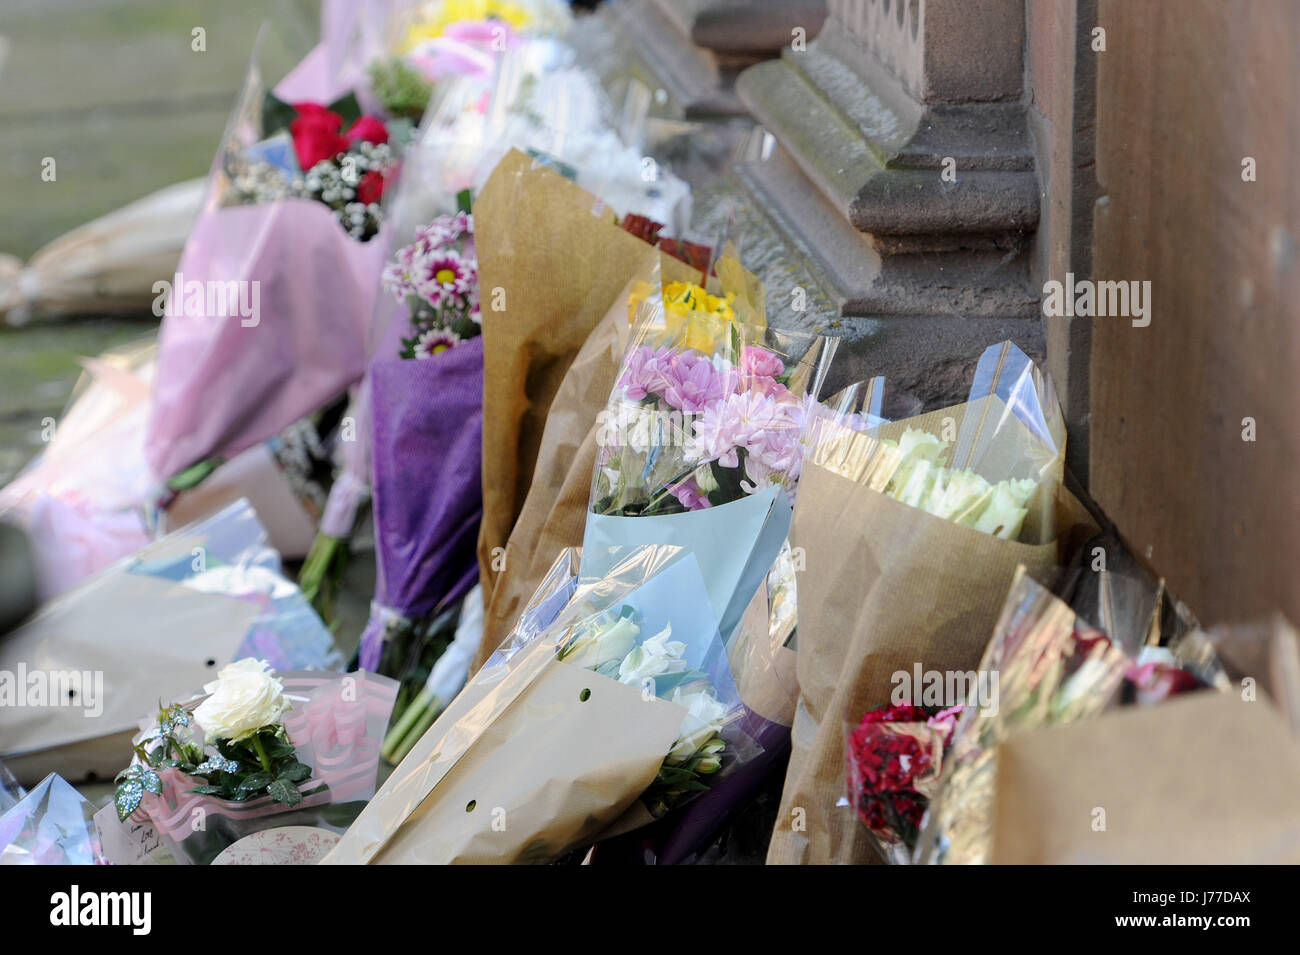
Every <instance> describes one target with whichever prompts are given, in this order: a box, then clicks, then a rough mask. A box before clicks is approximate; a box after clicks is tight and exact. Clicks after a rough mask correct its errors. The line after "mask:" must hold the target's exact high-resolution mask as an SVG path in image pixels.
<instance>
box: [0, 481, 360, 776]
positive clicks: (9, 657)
mask: <svg viewBox="0 0 1300 955" xmlns="http://www.w3.org/2000/svg"><path fill="white" fill-rule="evenodd" d="M141 608H144V610H145V612H143V613H142V612H141ZM177 633H184V634H185V639H184V640H177V638H176V634H177ZM124 648H129V651H130V652H126V653H124V652H123V650H124ZM250 655H256V656H258V657H260V658H264V659H268V660H270V661H272V662H273V664H274V665H275V666H277V667H278V668H282V669H286V670H302V669H309V668H312V669H320V670H330V669H341V668H342V666H343V663H344V660H343V658H342V656H341V655H340V654H339V652H338V650H337V649H336V648H335V646H334V641H333V638H332V636H331V635H330V633H329V631H328V630H326V629H325V627H324V626H323V625H322V624H321V621H320V618H319V617H317V616H316V614H315V613H313V612H312V609H311V607H310V606H308V604H307V602H306V601H305V600H304V599H303V597H302V595H301V594H300V593H299V592H298V590H297V588H295V587H294V586H293V585H292V584H291V583H290V582H289V581H287V580H285V578H284V577H283V576H282V575H281V574H280V558H279V555H278V554H277V553H276V552H275V551H274V550H272V549H271V548H269V547H267V546H266V533H265V531H264V529H263V528H262V525H261V523H260V522H259V521H258V519H257V515H256V514H255V513H254V512H253V510H252V508H251V507H249V505H248V502H247V501H237V502H235V503H233V504H231V505H228V506H227V507H225V508H223V509H221V510H220V511H218V512H217V513H215V514H213V515H211V516H210V517H208V518H206V519H204V520H203V521H200V522H197V523H195V524H193V525H190V526H187V527H184V528H181V529H180V530H178V531H174V532H172V533H171V534H168V535H167V536H166V537H163V538H162V539H161V540H159V541H157V542H155V543H153V544H151V545H149V546H147V547H145V548H144V549H142V550H141V551H139V552H138V553H136V554H134V555H132V556H131V557H129V558H128V559H125V560H122V561H119V562H118V563H116V564H114V565H113V566H111V567H109V568H107V569H105V570H104V571H102V572H101V573H99V574H97V575H95V576H94V577H91V578H90V579H88V580H86V581H85V582H83V583H82V584H80V585H79V586H77V587H75V588H74V589H72V590H70V591H69V592H68V593H66V594H64V595H62V596H61V597H59V598H58V599H57V600H54V601H52V602H50V603H49V604H47V605H45V606H44V607H43V608H42V609H41V611H40V612H39V613H38V614H37V615H36V616H34V617H33V618H32V619H31V620H29V621H28V622H27V623H25V624H24V625H23V626H22V627H20V628H18V629H17V630H15V631H13V632H12V633H10V634H8V635H7V636H6V638H5V640H4V641H3V642H2V643H0V671H3V672H6V673H19V672H26V671H31V672H33V673H35V672H37V671H38V670H40V671H41V672H50V673H57V674H61V676H60V679H63V680H65V681H70V682H68V688H67V689H62V690H60V691H59V692H60V695H64V694H66V693H67V692H68V689H71V690H74V691H75V698H69V702H68V703H67V705H64V706H61V707H52V708H51V707H23V706H11V705H5V703H6V702H7V701H6V699H5V693H4V685H3V681H0V753H4V754H10V755H9V756H8V757H7V758H9V761H10V768H11V769H13V771H14V772H15V773H17V774H18V775H19V777H20V778H21V779H24V780H31V779H39V778H41V776H42V775H44V774H45V773H46V772H48V771H49V767H51V766H57V767H58V768H59V771H60V772H62V773H64V775H66V776H68V777H70V778H82V777H83V776H84V775H86V774H89V773H94V774H96V775H99V776H103V777H107V776H109V775H111V774H112V772H114V771H116V769H117V768H118V766H120V758H121V757H120V752H121V746H122V744H123V743H124V742H126V741H128V740H129V738H130V736H131V734H132V733H133V732H134V731H135V727H136V722H137V719H138V716H139V713H138V709H137V708H138V705H139V704H138V700H139V698H140V697H141V696H142V695H143V696H145V697H146V698H148V697H150V696H162V697H164V698H167V697H172V698H176V697H179V696H180V695H181V694H188V693H190V692H192V691H193V689H194V688H195V687H198V686H201V685H202V684H203V682H204V680H205V679H207V678H210V676H211V674H212V672H213V669H214V668H215V667H217V666H219V665H221V664H224V663H226V662H229V661H230V660H234V659H238V658H240V657H244V656H250ZM142 660H143V661H145V662H146V664H147V665H146V666H142V665H141V661H142ZM8 689H9V691H10V693H12V689H13V687H12V685H11V686H9V687H8ZM47 692H48V691H47ZM133 701H135V702H133ZM92 715H93V716H94V717H95V718H94V719H88V718H87V716H92Z"/></svg>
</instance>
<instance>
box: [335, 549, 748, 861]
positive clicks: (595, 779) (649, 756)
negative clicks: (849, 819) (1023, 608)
mask: <svg viewBox="0 0 1300 955" xmlns="http://www.w3.org/2000/svg"><path fill="white" fill-rule="evenodd" d="M572 567H573V564H572V561H571V559H568V558H564V557H562V560H561V562H557V565H556V566H555V567H554V568H553V570H552V573H551V574H549V575H548V578H547V581H546V584H545V586H546V587H548V588H551V591H550V592H542V591H539V593H538V594H536V595H535V596H534V599H533V601H531V603H530V606H529V608H528V610H527V611H526V612H525V613H524V615H523V616H522V617H521V619H520V621H519V625H518V627H517V628H516V631H515V633H514V634H513V635H512V636H511V638H510V639H508V640H507V641H506V642H505V643H503V644H502V646H501V647H500V648H499V649H498V651H497V653H495V654H494V655H493V657H492V658H491V659H490V660H489V661H488V663H487V665H486V666H485V667H484V668H483V669H482V670H480V671H479V673H478V674H476V675H475V677H474V678H473V679H472V680H471V681H470V683H469V684H468V685H467V686H466V687H465V689H464V690H463V691H462V692H461V694H460V695H459V696H458V697H457V698H456V699H455V700H454V701H453V702H452V704H451V705H450V706H449V707H448V708H447V709H446V710H445V711H444V712H443V714H442V716H440V717H439V718H438V720H437V721H435V722H434V724H433V726H432V727H430V729H429V730H428V732H426V733H425V734H424V736H423V737H421V739H420V740H419V742H417V743H416V744H415V746H414V748H413V749H411V751H410V752H409V753H408V755H407V756H406V758H405V759H404V760H403V761H402V763H401V765H399V766H398V767H397V769H396V770H395V771H394V773H393V775H392V776H391V777H390V778H389V780H388V781H387V782H386V783H385V784H384V786H383V787H382V788H381V789H380V792H379V793H378V794H376V796H375V798H374V799H373V800H372V801H371V803H370V805H369V806H367V807H366V809H365V810H364V811H363V812H362V814H361V816H360V817H359V818H358V819H357V822H356V823H355V824H354V825H353V827H352V828H351V829H349V831H348V832H347V833H346V834H345V835H344V837H343V839H342V840H341V841H340V842H339V844H338V845H337V846H336V847H335V849H334V850H333V852H331V854H330V856H329V857H328V858H327V859H326V861H327V862H333V863H357V862H365V863H370V862H376V863H402V862H416V861H418V862H425V863H432V862H453V861H458V862H488V861H494V862H545V861H550V860H552V859H555V858H557V857H559V856H561V855H563V854H564V853H565V852H566V851H567V850H570V849H573V848H577V847H580V846H583V845H586V844H589V843H590V842H592V841H593V840H595V839H596V838H598V837H599V836H600V835H601V834H602V832H608V831H609V829H610V827H611V826H613V827H615V828H630V827H632V826H635V825H639V824H643V823H644V822H646V821H649V820H650V819H652V818H653V817H654V813H656V812H660V813H661V812H663V811H665V810H666V809H668V808H670V807H671V806H674V805H676V804H678V803H680V802H681V801H683V800H685V799H687V798H689V797H691V796H692V795H694V794H696V793H698V792H700V791H702V790H705V789H707V788H708V787H709V786H710V785H711V783H712V781H713V780H715V779H718V778H720V777H722V776H723V775H725V773H726V772H727V769H728V766H729V765H736V764H739V763H742V762H744V761H745V760H747V759H750V758H752V757H753V755H754V753H755V751H756V744H755V743H754V741H753V740H752V739H750V738H748V737H747V736H746V735H745V733H744V732H743V727H742V726H741V725H740V724H739V723H738V722H737V718H738V716H739V715H740V713H741V707H740V704H739V701H738V698H737V695H736V692H735V685H734V682H733V681H732V679H731V676H730V670H729V666H728V663H727V658H726V654H725V651H724V649H723V647H722V645H721V641H720V640H719V637H718V632H717V625H716V623H715V622H714V620H713V616H712V612H711V610H710V609H709V607H708V602H707V597H706V595H705V592H704V587H703V581H702V579H701V576H700V568H699V565H698V563H697V562H696V560H695V559H694V557H693V556H691V555H689V554H683V553H682V552H681V551H680V550H679V549H677V548H670V547H669V548H665V547H646V548H638V549H635V550H634V551H632V552H630V553H628V554H627V555H625V557H624V559H623V560H622V561H620V562H619V563H618V564H617V565H616V566H615V568H614V569H613V571H611V573H610V574H608V575H606V576H605V577H604V578H600V579H595V580H591V579H584V580H579V581H576V582H575V580H574V577H573V571H572ZM570 595H571V596H570ZM566 598H567V602H566V603H564V605H563V607H562V609H559V610H558V611H557V609H556V603H557V601H564V600H566ZM417 806H418V807H419V812H412V810H413V809H414V808H415V807H417Z"/></svg>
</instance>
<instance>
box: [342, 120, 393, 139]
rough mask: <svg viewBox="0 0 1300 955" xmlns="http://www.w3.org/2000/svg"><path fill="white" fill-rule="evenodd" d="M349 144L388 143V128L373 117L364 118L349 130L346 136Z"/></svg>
mask: <svg viewBox="0 0 1300 955" xmlns="http://www.w3.org/2000/svg"><path fill="white" fill-rule="evenodd" d="M345 135H346V136H347V138H348V142H349V143H356V142H361V141H363V140H364V141H365V142H368V143H386V142H388V127H387V126H385V125H384V124H383V122H382V121H380V120H378V119H375V117H373V116H362V117H361V118H360V119H358V120H357V121H356V122H355V123H353V124H352V125H351V127H349V128H348V131H347V133H346V134H345Z"/></svg>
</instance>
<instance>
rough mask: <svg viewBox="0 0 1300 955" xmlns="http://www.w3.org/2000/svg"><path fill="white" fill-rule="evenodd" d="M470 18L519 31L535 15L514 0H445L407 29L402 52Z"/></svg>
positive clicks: (528, 23) (529, 22)
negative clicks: (502, 24) (504, 25)
mask: <svg viewBox="0 0 1300 955" xmlns="http://www.w3.org/2000/svg"><path fill="white" fill-rule="evenodd" d="M425 9H428V8H427V7H426V8H425ZM466 20H501V21H502V22H504V23H506V24H508V25H509V26H510V27H511V28H513V29H515V30H523V29H525V28H527V27H528V26H529V25H530V24H531V23H532V20H533V16H532V14H531V13H530V12H529V11H528V10H526V9H525V8H524V7H522V6H520V5H519V4H517V3H511V2H510V0H442V2H440V3H437V4H435V5H434V6H433V10H432V13H431V14H430V15H429V16H426V17H424V18H423V19H421V20H420V21H419V22H417V23H413V24H411V26H410V27H408V28H407V31H406V40H405V42H404V43H403V45H402V52H403V53H409V52H410V51H411V50H413V49H415V47H417V46H419V45H420V44H421V43H423V42H424V41H426V40H432V39H434V38H436V37H440V36H442V34H443V33H444V32H445V31H446V29H447V27H449V26H451V25H452V24H453V23H462V22H464V21H466Z"/></svg>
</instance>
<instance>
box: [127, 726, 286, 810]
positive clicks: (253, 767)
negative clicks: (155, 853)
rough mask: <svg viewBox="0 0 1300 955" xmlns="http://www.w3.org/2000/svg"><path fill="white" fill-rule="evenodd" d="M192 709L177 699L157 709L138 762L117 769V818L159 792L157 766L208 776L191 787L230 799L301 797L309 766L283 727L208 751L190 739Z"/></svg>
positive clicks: (225, 741) (225, 742)
mask: <svg viewBox="0 0 1300 955" xmlns="http://www.w3.org/2000/svg"><path fill="white" fill-rule="evenodd" d="M190 723H191V716H190V712H189V710H187V709H186V708H185V707H184V706H181V705H179V704H177V705H175V706H170V707H163V708H161V709H160V710H159V712H158V724H157V726H156V727H155V728H154V729H153V730H151V731H150V732H149V733H147V734H146V735H145V737H144V739H142V740H141V741H140V743H139V745H137V746H136V747H135V754H136V756H137V758H138V761H137V762H133V763H132V764H131V765H130V766H128V767H127V768H126V769H124V770H122V772H120V773H118V774H117V778H116V780H115V782H116V783H117V789H116V791H115V793H114V795H113V804H114V805H115V806H116V807H117V815H118V818H119V819H122V820H123V821H125V820H126V818H127V817H128V816H130V815H131V813H133V812H135V811H136V810H137V809H138V808H140V803H141V801H143V799H144V794H145V793H146V792H151V793H155V794H158V793H161V792H162V780H161V777H160V776H159V775H158V770H159V769H164V768H167V769H178V770H180V771H181V772H182V773H185V774H186V775H187V776H193V777H195V778H196V779H202V780H206V782H204V783H201V784H199V785H197V786H195V787H194V789H193V790H192V792H194V793H197V794H199V795H201V796H216V797H218V798H220V799H228V800H230V801H231V802H247V801H248V800H250V799H256V798H257V797H259V796H263V795H267V796H270V797H271V798H272V799H274V800H275V801H276V802H279V803H283V804H284V805H286V806H296V805H298V803H300V802H302V793H301V792H300V791H299V783H303V782H305V781H307V780H308V779H309V778H310V776H311V767H310V766H307V765H306V764H305V763H300V762H298V759H297V756H296V755H295V752H294V747H293V744H292V743H291V742H289V738H288V736H287V735H286V734H285V731H284V727H283V726H264V727H262V728H261V729H259V730H258V731H257V732H256V733H254V734H252V735H251V736H248V737H245V738H244V739H242V740H238V741H235V740H228V739H218V740H214V741H211V742H212V744H213V745H214V746H215V748H216V753H215V754H206V753H204V752H203V750H202V749H201V748H200V747H199V746H198V745H197V744H196V743H194V742H193V740H192V739H191V736H192V732H186V731H187V730H189V727H190Z"/></svg>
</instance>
